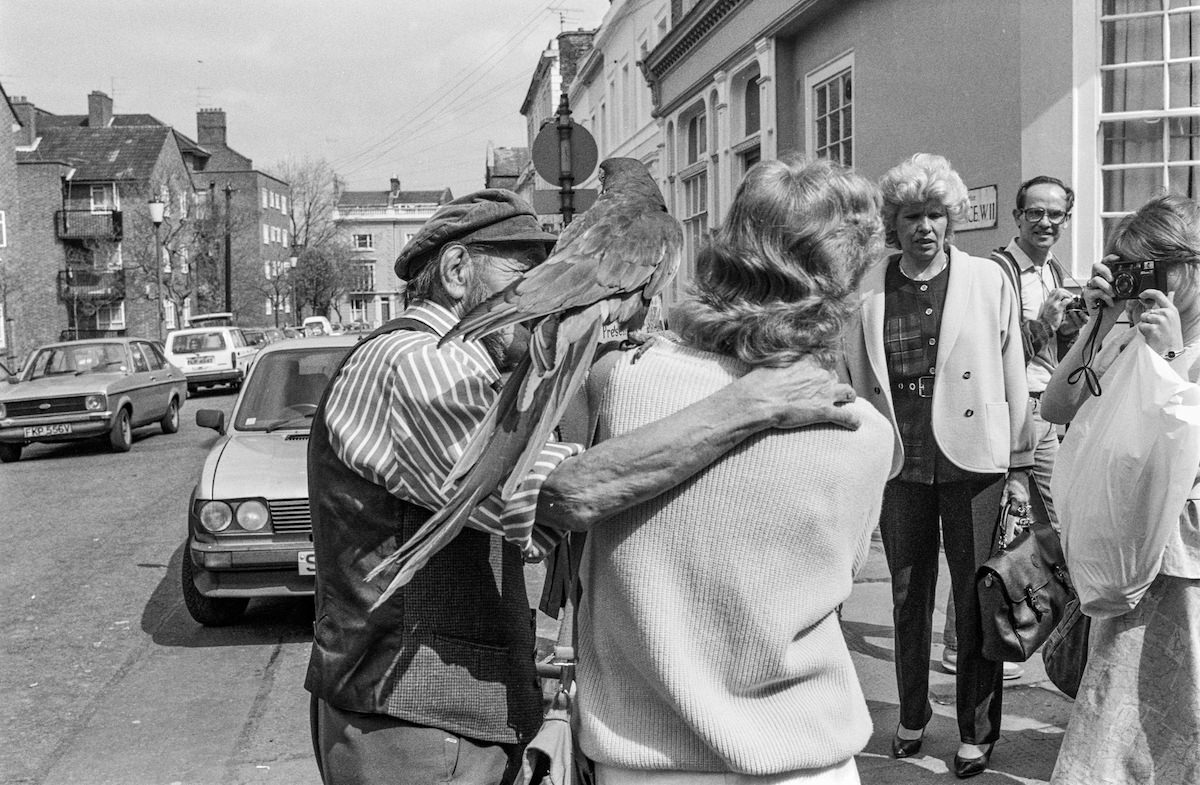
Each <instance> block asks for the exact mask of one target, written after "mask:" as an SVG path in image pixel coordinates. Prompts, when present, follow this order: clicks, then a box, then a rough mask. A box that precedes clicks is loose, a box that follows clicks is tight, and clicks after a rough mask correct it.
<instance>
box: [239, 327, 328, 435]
mask: <svg viewBox="0 0 1200 785" xmlns="http://www.w3.org/2000/svg"><path fill="white" fill-rule="evenodd" d="M351 348H352V347H350V346H322V347H304V348H299V349H289V350H286V351H279V352H269V353H265V354H263V355H261V356H260V357H259V358H258V360H257V361H256V363H255V365H254V371H253V372H252V373H251V374H250V378H249V379H248V380H247V381H246V387H245V389H244V390H243V391H242V398H241V401H240V404H239V406H238V409H237V411H236V412H235V413H234V417H233V427H234V428H236V429H237V430H239V431H272V430H275V429H277V428H304V429H307V428H308V427H309V426H310V425H311V424H312V416H313V414H315V413H316V411H317V404H318V403H320V402H321V395H322V394H323V393H324V392H325V387H326V386H327V385H328V384H329V380H330V379H331V378H332V377H333V373H334V371H336V370H337V366H338V363H340V362H341V361H342V358H343V357H345V356H346V353H347V352H349V351H350V349H351Z"/></svg>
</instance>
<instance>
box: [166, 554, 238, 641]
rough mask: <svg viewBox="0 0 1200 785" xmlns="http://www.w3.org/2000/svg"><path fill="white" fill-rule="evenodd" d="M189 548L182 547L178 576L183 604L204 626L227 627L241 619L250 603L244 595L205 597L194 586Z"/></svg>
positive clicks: (193, 566) (194, 569)
mask: <svg viewBox="0 0 1200 785" xmlns="http://www.w3.org/2000/svg"><path fill="white" fill-rule="evenodd" d="M190 550H191V549H190V548H189V547H188V546H187V545H185V546H184V548H183V563H182V564H181V565H180V570H179V574H180V578H181V580H182V583H183V604H184V605H185V606H187V610H188V613H190V614H191V616H192V618H193V619H195V620H196V621H197V622H199V623H200V624H203V625H204V626H205V627H228V626H229V625H231V624H237V623H238V622H239V621H241V618H242V615H243V614H244V613H245V612H246V606H247V605H248V604H249V603H250V600H248V599H247V598H245V597H205V596H204V595H203V594H201V593H200V590H199V589H197V588H196V568H195V565H193V564H192V554H191V553H189V551H190Z"/></svg>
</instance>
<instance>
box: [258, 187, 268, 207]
mask: <svg viewBox="0 0 1200 785" xmlns="http://www.w3.org/2000/svg"><path fill="white" fill-rule="evenodd" d="M259 190H260V191H262V206H263V209H266V208H267V207H268V206H269V205H268V201H269V199H270V197H269V196H268V194H269V193H270V191H268V190H267V189H266V188H260V189H259Z"/></svg>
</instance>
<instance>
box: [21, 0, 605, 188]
mask: <svg viewBox="0 0 1200 785" xmlns="http://www.w3.org/2000/svg"><path fill="white" fill-rule="evenodd" d="M608 6H609V2H608V0H320V1H318V0H0V85H3V86H4V90H5V92H7V93H8V95H9V97H10V98H11V97H14V96H26V97H27V98H28V99H29V100H30V101H32V102H33V103H34V104H35V105H37V106H38V107H39V108H40V109H44V110H46V111H49V112H52V113H54V114H86V113H87V96H88V94H89V93H90V92H92V91H93V90H100V91H102V92H105V93H108V94H109V95H110V96H112V98H113V111H114V113H117V114H140V113H145V114H151V115H154V116H155V117H157V118H158V119H159V120H162V121H163V122H165V123H167V124H169V125H172V126H174V127H175V128H176V129H178V130H179V131H181V132H182V133H184V134H185V135H187V136H189V137H191V138H192V139H195V138H196V110H197V109H200V108H220V109H224V110H225V113H226V124H227V131H228V137H227V141H228V143H229V146H230V147H232V148H233V149H234V150H236V151H238V152H239V153H241V154H242V155H245V156H247V157H249V158H251V159H253V161H254V166H255V168H257V169H261V170H264V171H271V169H272V168H273V165H274V164H276V163H277V162H279V161H282V160H284V159H288V158H297V159H303V158H305V157H309V158H313V159H321V158H323V159H325V160H326V161H328V162H329V163H330V164H331V165H332V166H333V168H334V170H335V171H336V172H338V174H339V175H341V177H342V179H343V180H344V181H345V182H346V184H347V187H348V188H349V189H351V190H386V189H387V188H388V183H389V178H391V177H393V176H397V177H399V178H400V181H401V186H402V187H403V188H405V189H410V190H426V189H440V188H442V187H445V186H448V187H449V188H450V189H451V190H452V191H453V192H454V195H455V196H461V195H463V194H465V193H468V192H470V191H472V190H475V189H477V188H481V187H483V172H484V165H485V159H486V154H487V148H488V144H489V143H491V144H493V145H495V146H497V147H520V146H525V145H526V144H527V140H526V132H525V121H524V118H523V117H522V116H521V114H520V110H521V103H522V102H523V101H524V99H525V94H526V91H527V90H528V88H529V83H530V80H531V78H532V76H533V71H534V68H535V67H536V65H537V62H538V57H539V56H540V54H541V52H542V51H543V50H544V49H545V48H546V46H547V45H548V43H549V42H550V41H551V40H552V39H553V38H554V37H555V36H556V35H557V34H558V33H559V32H560V31H561V30H563V29H566V30H574V29H577V28H584V29H594V28H595V27H596V26H597V25H599V23H600V21H601V19H602V18H603V15H604V13H605V11H606V10H607V9H608Z"/></svg>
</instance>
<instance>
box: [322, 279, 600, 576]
mask: <svg viewBox="0 0 1200 785" xmlns="http://www.w3.org/2000/svg"><path fill="white" fill-rule="evenodd" d="M402 315H403V316H404V317H405V318H409V319H415V320H417V321H420V322H423V323H424V324H427V325H429V326H430V327H431V328H433V331H434V333H426V332H414V331H410V330H396V331H395V332H392V333H388V334H386V335H382V336H379V337H378V338H375V339H373V340H372V341H371V342H370V343H369V344H368V345H367V346H364V347H362V348H361V349H359V350H358V351H357V352H355V353H354V355H353V356H351V358H350V360H349V361H348V362H347V363H346V364H345V366H344V367H343V368H342V372H341V373H340V374H339V375H338V377H337V378H336V379H335V380H334V381H333V385H332V387H331V389H330V392H329V401H328V403H327V404H326V407H325V422H326V426H327V427H328V428H329V441H330V446H331V447H332V448H333V450H334V452H335V454H336V455H337V456H338V458H339V459H340V460H341V461H342V462H343V463H345V464H346V465H347V466H348V467H350V469H352V470H353V471H354V472H355V473H357V474H358V475H359V476H361V477H363V478H365V479H367V480H369V481H370V482H373V483H375V484H376V485H380V486H383V487H384V488H387V490H388V492H389V493H391V494H392V495H394V496H397V497H399V498H401V499H404V500H406V501H408V502H411V503H413V504H416V505H418V506H421V507H424V508H425V509H428V510H438V509H440V508H441V507H443V506H444V505H445V503H446V501H447V499H448V498H449V494H448V493H446V492H445V491H443V490H442V485H443V484H444V483H445V480H446V477H447V475H449V473H450V469H451V468H452V467H453V466H454V464H455V462H456V461H457V460H458V458H459V456H461V455H462V453H463V451H464V450H465V449H466V446H467V443H468V441H469V440H470V437H471V435H472V434H473V433H474V432H475V430H476V429H477V428H478V427H479V425H480V423H482V422H483V419H484V417H485V416H486V415H487V412H488V409H489V408H490V407H491V405H492V403H493V402H494V401H495V400H496V398H497V397H498V393H497V389H498V388H499V386H500V381H501V377H500V373H499V371H497V370H496V365H495V363H494V362H492V359H491V357H489V356H488V354H487V352H486V351H485V350H484V348H483V345H482V344H480V343H479V342H478V341H453V342H451V343H449V344H447V345H446V346H444V347H442V348H438V345H437V342H438V339H439V337H440V336H442V335H445V334H446V333H447V332H448V331H449V330H450V328H451V327H453V326H454V324H455V323H456V322H457V319H456V318H455V316H454V314H453V313H451V312H450V311H449V310H447V309H446V308H443V307H442V306H440V305H437V304H435V303H431V302H428V301H423V302H418V303H416V304H414V305H413V306H411V307H410V308H408V310H406V311H405V312H404V313H403V314H402ZM582 451H583V448H582V447H581V446H580V445H577V444H571V443H566V442H561V443H559V442H555V443H550V444H547V445H546V446H545V448H543V450H542V453H541V456H540V458H539V459H538V461H537V463H536V464H535V465H534V468H533V471H531V472H530V474H529V475H528V476H527V477H526V478H525V479H524V481H523V482H522V483H521V484H520V485H519V486H518V487H517V490H516V491H515V492H514V493H513V495H512V497H511V498H509V499H502V498H501V497H500V492H499V488H497V490H496V492H495V493H493V494H492V495H491V496H489V497H487V498H486V499H485V500H484V501H483V502H482V503H481V504H480V506H479V507H478V508H477V509H476V510H475V512H473V513H472V514H471V517H470V519H469V520H468V521H467V525H468V526H471V527H473V528H476V529H480V530H482V531H485V532H488V533H489V534H495V535H502V536H503V537H504V538H505V539H507V540H509V541H511V542H513V543H515V544H517V545H518V546H519V547H520V548H521V549H522V550H523V551H524V552H525V554H526V557H527V558H540V557H541V556H543V555H544V554H545V552H546V551H547V550H548V549H549V547H550V546H551V545H553V543H554V542H555V541H557V539H558V538H559V536H560V535H559V534H558V533H557V532H554V531H549V530H545V529H543V528H541V527H538V528H537V530H536V531H535V528H534V515H535V514H536V512H537V502H538V493H539V492H540V491H541V487H542V483H543V482H544V481H545V479H546V477H547V476H549V474H550V473H551V472H552V471H554V469H555V468H557V467H558V465H559V464H560V463H562V462H563V461H564V460H566V459H567V458H570V457H572V456H574V455H578V454H579V453H580V452H582Z"/></svg>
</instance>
